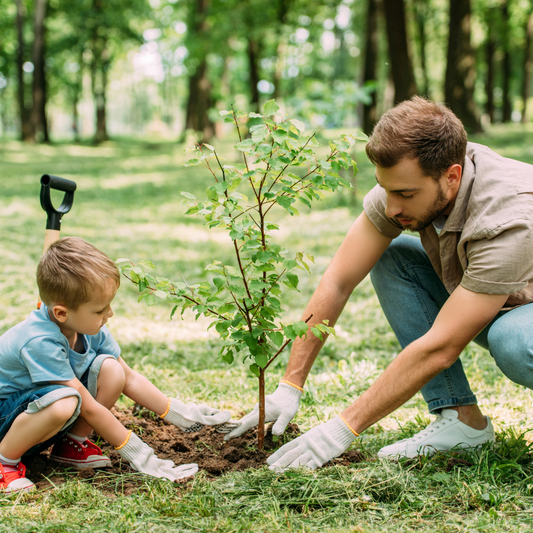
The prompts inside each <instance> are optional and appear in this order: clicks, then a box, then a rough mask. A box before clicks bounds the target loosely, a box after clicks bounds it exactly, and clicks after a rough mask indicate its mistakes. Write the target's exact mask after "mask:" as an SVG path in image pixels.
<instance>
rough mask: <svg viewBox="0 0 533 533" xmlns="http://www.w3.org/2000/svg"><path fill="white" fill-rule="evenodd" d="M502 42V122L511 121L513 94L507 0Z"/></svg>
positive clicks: (503, 14)
mask: <svg viewBox="0 0 533 533" xmlns="http://www.w3.org/2000/svg"><path fill="white" fill-rule="evenodd" d="M502 24H503V33H502V42H503V73H502V75H503V81H502V100H503V112H502V122H511V113H512V105H511V95H510V83H511V50H510V47H511V43H510V39H509V6H508V2H507V1H505V2H504V4H503V5H502Z"/></svg>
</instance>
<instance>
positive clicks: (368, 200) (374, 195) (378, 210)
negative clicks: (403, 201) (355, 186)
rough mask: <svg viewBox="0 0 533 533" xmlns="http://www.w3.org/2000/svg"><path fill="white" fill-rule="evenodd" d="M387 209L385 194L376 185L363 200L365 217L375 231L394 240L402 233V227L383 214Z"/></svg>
mask: <svg viewBox="0 0 533 533" xmlns="http://www.w3.org/2000/svg"><path fill="white" fill-rule="evenodd" d="M386 207H387V194H386V193H385V191H384V190H383V188H382V187H380V186H379V185H376V186H375V187H374V188H373V189H372V190H371V191H370V192H369V193H368V194H367V195H366V196H365V198H364V200H363V209H364V211H365V213H366V216H367V217H368V218H369V219H370V221H371V222H372V224H374V226H376V228H377V230H378V231H379V232H380V233H382V234H383V235H385V237H389V238H390V239H395V238H396V237H398V235H400V234H401V233H402V231H403V228H402V226H401V225H400V224H399V223H398V222H395V221H394V220H393V219H392V218H390V217H388V216H387V215H386V214H385V209H386Z"/></svg>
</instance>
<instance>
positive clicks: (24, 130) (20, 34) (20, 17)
mask: <svg viewBox="0 0 533 533" xmlns="http://www.w3.org/2000/svg"><path fill="white" fill-rule="evenodd" d="M16 5H17V14H16V27H17V41H18V48H17V54H16V71H17V81H18V86H17V102H18V107H19V118H20V139H21V140H22V141H31V140H33V129H32V126H31V120H30V113H29V111H28V109H27V108H26V91H25V90H24V89H25V88H24V69H23V68H22V66H23V65H24V53H25V46H24V31H23V30H24V14H25V9H24V6H23V5H22V0H16Z"/></svg>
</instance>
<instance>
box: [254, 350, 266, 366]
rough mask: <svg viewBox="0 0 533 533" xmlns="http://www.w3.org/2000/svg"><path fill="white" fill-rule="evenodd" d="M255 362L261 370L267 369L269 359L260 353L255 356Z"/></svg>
mask: <svg viewBox="0 0 533 533" xmlns="http://www.w3.org/2000/svg"><path fill="white" fill-rule="evenodd" d="M255 362H256V363H257V366H260V367H261V368H265V366H267V363H268V357H267V356H266V355H265V354H264V353H258V354H257V355H256V356H255Z"/></svg>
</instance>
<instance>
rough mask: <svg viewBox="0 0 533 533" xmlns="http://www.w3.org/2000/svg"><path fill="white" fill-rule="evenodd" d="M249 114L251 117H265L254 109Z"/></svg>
mask: <svg viewBox="0 0 533 533" xmlns="http://www.w3.org/2000/svg"><path fill="white" fill-rule="evenodd" d="M248 116H249V117H250V118H263V115H260V114H259V113H254V112H253V111H252V112H251V113H248Z"/></svg>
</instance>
